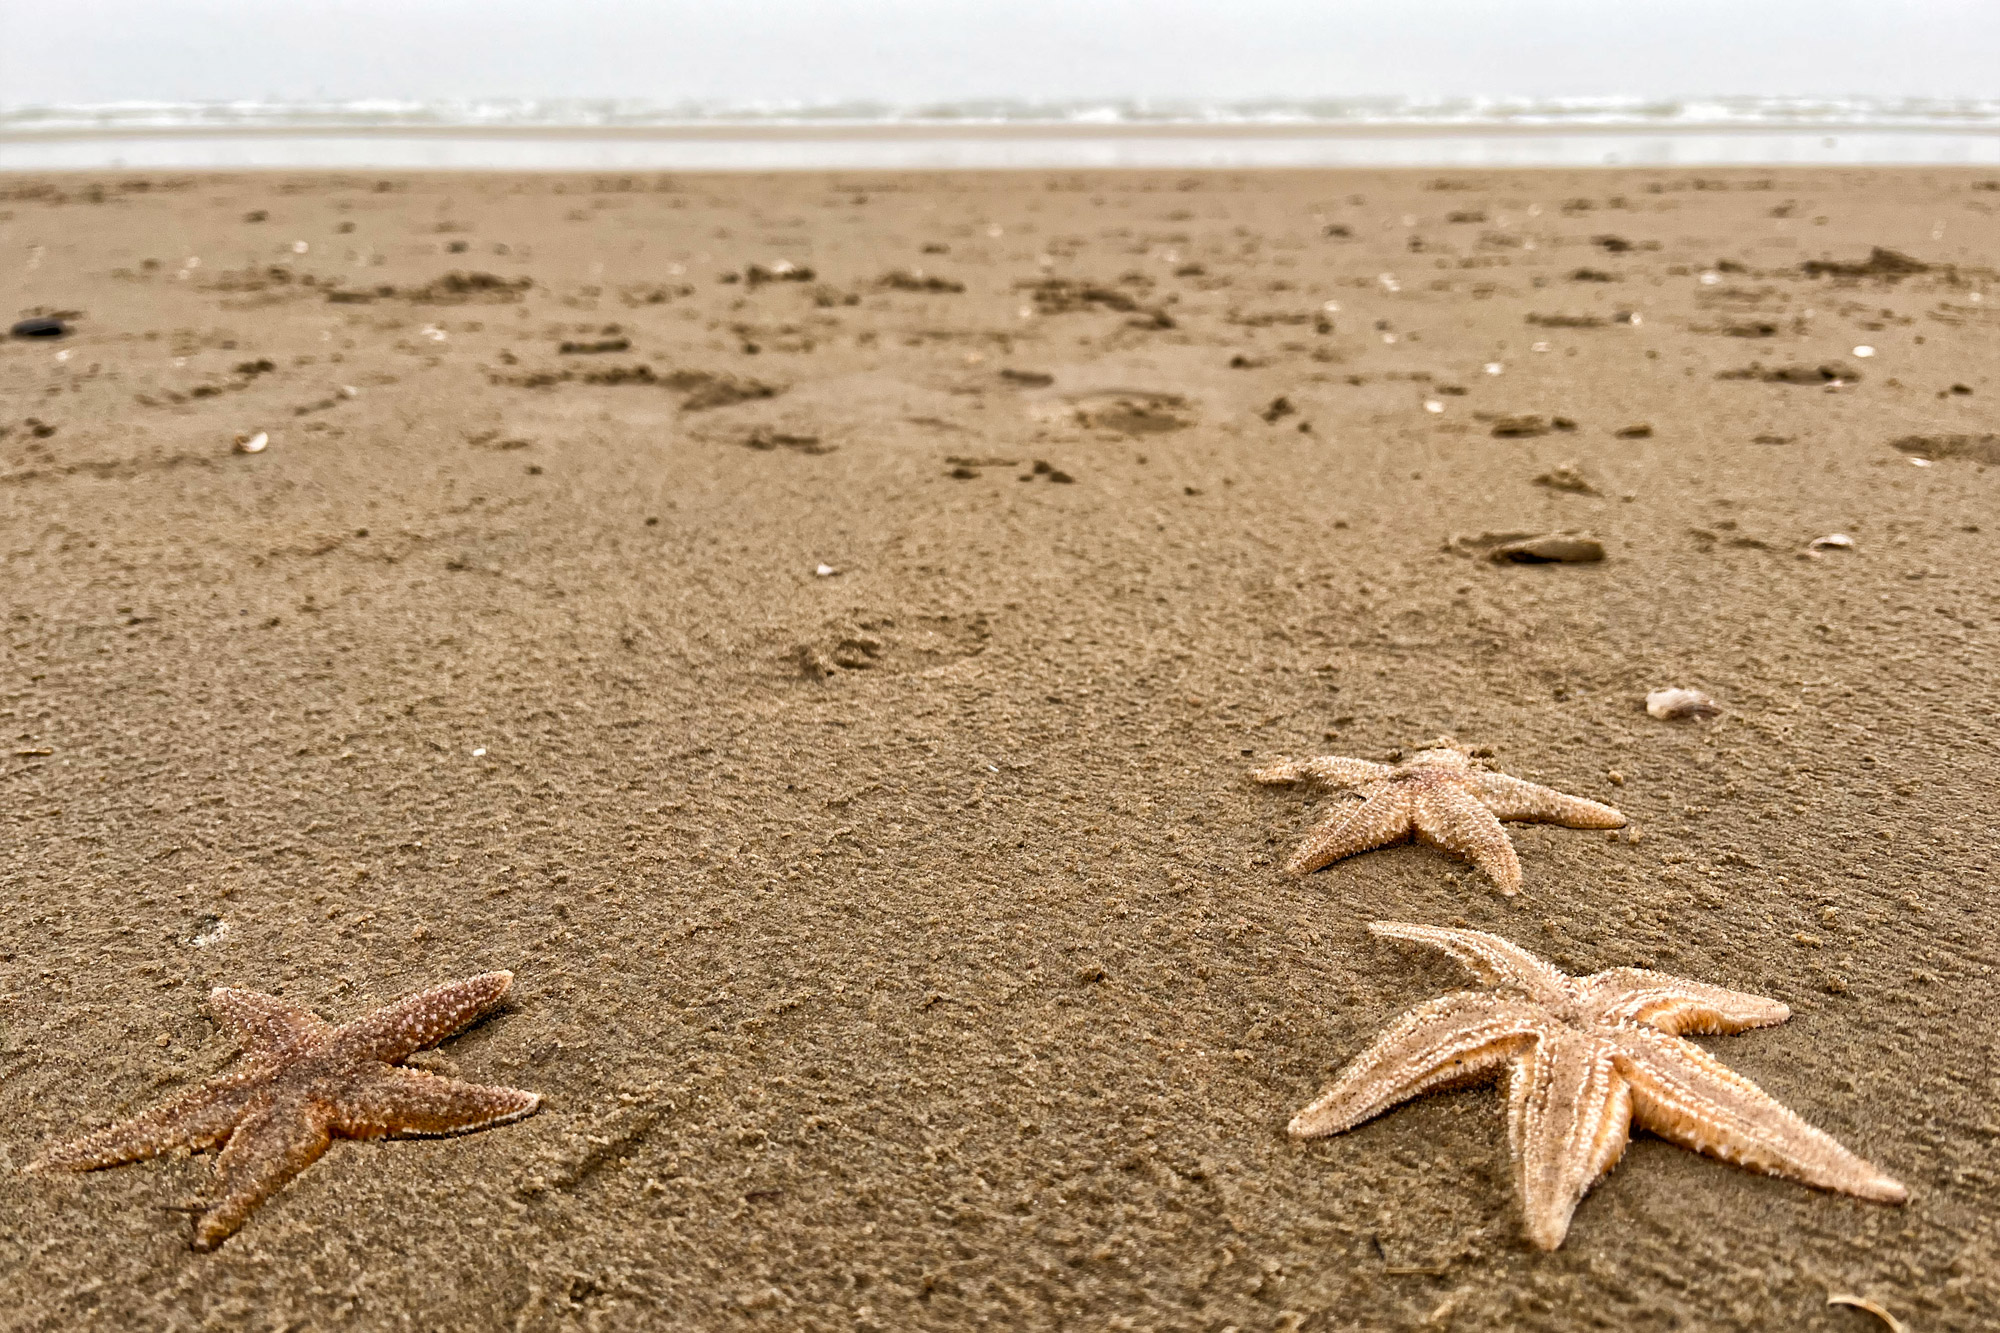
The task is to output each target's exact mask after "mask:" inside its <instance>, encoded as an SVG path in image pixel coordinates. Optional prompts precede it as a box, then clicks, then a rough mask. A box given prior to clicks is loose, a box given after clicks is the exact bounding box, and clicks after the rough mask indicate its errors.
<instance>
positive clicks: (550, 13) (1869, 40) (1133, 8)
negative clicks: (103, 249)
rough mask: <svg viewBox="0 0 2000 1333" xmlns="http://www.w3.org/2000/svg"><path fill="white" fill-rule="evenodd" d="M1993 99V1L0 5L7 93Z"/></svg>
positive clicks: (1998, 1) (33, 98) (1998, 60)
mask: <svg viewBox="0 0 2000 1333" xmlns="http://www.w3.org/2000/svg"><path fill="white" fill-rule="evenodd" d="M1718 93H1725V94H1726V93H1765V94H1801V95H1829V96H1834V95H1842V94H1856V93H1858V94H1872V95H1877V96H1922V97H1995V96H2000V0H1872V3H1866V2H1863V0H986V2H984V3H982V2H980V0H0V105H10V106H22V105H35V104H46V103H54V102H109V101H122V100H155V99H158V100H174V101H186V100H231V99H242V98H252V99H267V98H274V99H351V98H364V97H388V98H409V99H425V98H471V97H640V98H649V99H655V100H662V101H676V100H680V99H683V98H691V99H697V100H703V101H722V102H739V103H757V102H774V101H808V102H824V101H838V100H849V99H872V100H880V101H888V102H931V101H948V100H959V99H965V98H977V97H1018V98H1030V99H1058V100H1067V99H1080V98H1094V97H1155V98H1165V97H1188V98H1232V99H1233V98H1256V97H1266V96H1270V97H1300V96H1354V95H1367V94H1411V95H1419V96H1423V95H1486V96H1534V97H1548V96H1608V95H1621V96H1645V97H1662V96H1676V95H1702V94H1718Z"/></svg>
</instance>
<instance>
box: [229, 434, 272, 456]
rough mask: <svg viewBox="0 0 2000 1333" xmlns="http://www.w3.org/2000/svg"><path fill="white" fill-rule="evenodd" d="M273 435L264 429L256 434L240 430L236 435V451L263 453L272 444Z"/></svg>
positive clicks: (240, 452) (241, 452)
mask: <svg viewBox="0 0 2000 1333" xmlns="http://www.w3.org/2000/svg"><path fill="white" fill-rule="evenodd" d="M270 443H271V437H270V436H269V435H266V434H265V433H264V432H263V431H261V430H260V431H258V432H257V433H256V434H255V435H251V434H249V433H247V432H239V433H238V434H237V436H236V452H237V453H239V454H261V453H263V452H264V450H265V449H266V448H267V447H268V446H269V445H270Z"/></svg>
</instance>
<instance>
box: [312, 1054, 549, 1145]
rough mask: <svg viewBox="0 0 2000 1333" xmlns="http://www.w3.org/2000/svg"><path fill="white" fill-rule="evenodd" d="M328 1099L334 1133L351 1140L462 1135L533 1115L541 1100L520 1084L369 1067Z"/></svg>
mask: <svg viewBox="0 0 2000 1333" xmlns="http://www.w3.org/2000/svg"><path fill="white" fill-rule="evenodd" d="M356 1074H357V1077H356V1078H355V1079H354V1080H353V1081H352V1082H350V1083H347V1084H346V1085H344V1086H343V1087H341V1088H340V1089H339V1091H338V1092H336V1093H335V1094H334V1095H333V1096H332V1097H331V1098H330V1099H329V1103H330V1104H329V1106H328V1114H329V1116H330V1117H331V1124H332V1128H333V1131H334V1132H335V1133H337V1134H340V1135H342V1136H344V1137H346V1138H350V1139H379V1138H383V1137H386V1136H388V1135H392V1134H461V1133H464V1132H466V1131H468V1130H474V1129H485V1128H486V1127H487V1126H489V1125H498V1124H504V1123H505V1122H507V1121H509V1120H518V1119H520V1118H521V1117H522V1116H525V1115H530V1114H533V1112H534V1111H535V1109H536V1108H537V1107H539V1106H540V1105H541V1104H542V1099H541V1098H540V1097H538V1096H537V1095H535V1094H534V1093H532V1092H523V1091H521V1090H520V1089H519V1088H500V1087H485V1086H482V1085H480V1084H477V1083H461V1082H460V1081H459V1080H457V1079H455V1078H440V1077H438V1076H437V1075H436V1074H428V1073H425V1072H424V1071H423V1070H421V1069H403V1068H398V1067H394V1066H390V1065H372V1066H365V1067H363V1068H362V1069H359V1070H357V1071H356Z"/></svg>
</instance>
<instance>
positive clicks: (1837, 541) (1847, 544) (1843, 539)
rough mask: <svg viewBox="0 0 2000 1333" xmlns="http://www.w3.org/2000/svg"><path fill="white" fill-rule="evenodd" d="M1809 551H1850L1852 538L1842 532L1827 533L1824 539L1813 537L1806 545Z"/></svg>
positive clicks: (1852, 544)
mask: <svg viewBox="0 0 2000 1333" xmlns="http://www.w3.org/2000/svg"><path fill="white" fill-rule="evenodd" d="M1806 549H1807V550H1809V551H1851V550H1853V549H1854V538H1852V537H1850V536H1848V535H1847V534H1846V533H1844V532H1829V533H1827V534H1826V536H1824V537H1815V538H1813V539H1812V540H1811V541H1809V542H1807V543H1806Z"/></svg>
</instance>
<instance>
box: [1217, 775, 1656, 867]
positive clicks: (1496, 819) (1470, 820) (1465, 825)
mask: <svg viewBox="0 0 2000 1333" xmlns="http://www.w3.org/2000/svg"><path fill="white" fill-rule="evenodd" d="M1250 776H1251V777H1252V778H1254V779H1256V780H1257V781H1258V782H1298V781H1300V780H1301V779H1309V780H1311V781H1315V782H1319V783H1322V784H1323V785H1325V786H1328V787H1353V788H1355V789H1357V790H1359V791H1360V793H1361V796H1362V800H1361V801H1359V802H1358V803H1348V804H1344V805H1340V806H1336V807H1335V808H1334V810H1333V812H1332V813H1331V814H1329V815H1327V817H1326V818H1325V819H1324V820H1322V821H1321V823H1320V826H1319V827H1318V828H1316V829H1314V830H1313V831H1312V833H1311V835H1310V836H1308V837H1307V838H1306V840H1305V842H1304V843H1302V844H1300V846H1299V849H1298V851H1296V852H1294V853H1293V854H1292V859H1291V860H1290V861H1288V862H1286V863H1285V869H1286V871H1287V872H1288V873H1290V874H1294V875H1309V874H1311V873H1312V872H1313V871H1315V870H1318V869H1319V868H1320V867H1321V866H1326V865H1331V864H1332V863H1333V862H1335V861H1338V860H1340V859H1341V858H1342V857H1344V856H1353V855H1354V854H1355V853H1356V852H1365V851H1368V850H1370V849H1371V848H1375V847H1381V846H1383V845H1385V844H1387V843H1392V842H1401V841H1402V840H1403V839H1405V838H1409V837H1416V838H1419V839H1422V840H1423V841H1424V842H1429V843H1435V844H1436V845H1438V846H1439V847H1442V848H1444V849H1445V850H1446V851H1448V852H1453V853H1456V854H1457V855H1459V856H1462V857H1464V858H1465V859H1466V860H1468V861H1470V862H1472V864H1474V865H1476V866H1478V867H1479V868H1480V869H1481V870H1483V871H1485V872H1486V876H1487V878H1488V879H1491V880H1492V881H1493V882H1494V883H1495V884H1496V885H1498V886H1499V888H1500V892H1502V893H1505V894H1515V893H1518V892H1520V890H1521V858H1520V857H1518V856H1516V855H1515V854H1514V844H1513V842H1511V841H1510V840H1509V839H1508V837H1507V831H1506V830H1505V829H1503V828H1501V827H1500V821H1501V820H1503V819H1514V820H1523V821H1528V822H1533V823H1542V824H1561V825H1563V826H1564V827H1565V828H1622V827H1624V824H1625V816H1624V815H1621V814H1619V813H1618V812H1617V811H1616V810H1614V809H1612V808H1611V807H1610V806H1608V805H1599V804H1598V803H1597V802H1596V801H1587V800H1585V799H1584V798H1583V797H1581V796H1570V795H1566V794H1565V793H1563V792H1559V791H1557V790H1555V789H1554V788H1553V787H1543V786H1539V785H1537V784H1536V783H1533V782H1524V781H1522V780H1521V779H1520V778H1510V777H1508V776H1507V775H1506V774H1504V773H1495V772H1493V771H1492V770H1491V769H1488V768H1486V767H1485V766H1484V765H1482V764H1480V763H1479V762H1477V761H1475V760H1474V759H1473V757H1472V752H1471V751H1470V750H1468V749H1466V748H1465V747H1464V746H1460V745H1454V744H1452V743H1451V742H1450V741H1445V740H1440V741H1433V742H1431V744H1430V745H1429V746H1428V747H1427V748H1425V749H1421V750H1418V751H1417V752H1416V753H1415V754H1413V755H1411V756H1410V757H1409V758H1408V759H1405V760H1404V761H1403V762H1402V763H1400V764H1397V765H1395V766H1394V767H1391V766H1390V765H1388V764H1375V763H1370V762H1369V761H1368V760H1366V759H1343V758H1341V757H1340V756H1339V755H1331V754H1329V755H1322V756H1321V757H1319V758H1317V759H1294V760H1291V761H1289V762H1286V763H1282V764H1273V765H1271V766H1270V767H1269V768H1260V769H1257V770H1255V771H1254V772H1252V773H1251V774H1250Z"/></svg>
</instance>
